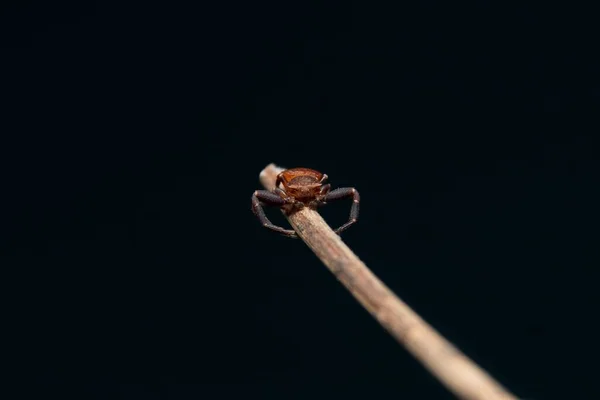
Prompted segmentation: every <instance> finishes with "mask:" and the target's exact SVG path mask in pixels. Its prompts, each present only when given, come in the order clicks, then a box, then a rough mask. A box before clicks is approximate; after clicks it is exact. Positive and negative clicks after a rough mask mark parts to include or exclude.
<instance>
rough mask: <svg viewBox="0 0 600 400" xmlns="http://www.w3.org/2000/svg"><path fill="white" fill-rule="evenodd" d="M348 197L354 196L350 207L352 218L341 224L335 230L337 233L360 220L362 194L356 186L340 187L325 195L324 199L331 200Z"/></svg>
mask: <svg viewBox="0 0 600 400" xmlns="http://www.w3.org/2000/svg"><path fill="white" fill-rule="evenodd" d="M346 197H352V208H350V219H348V222H346V223H345V224H344V225H342V226H340V227H339V228H337V229H336V230H335V233H337V234H340V233H341V232H342V231H345V230H346V229H348V228H349V227H350V225H352V224H354V223H355V222H356V221H357V220H358V207H359V204H360V195H359V194H358V191H357V190H356V189H354V188H338V189H335V190H332V191H331V192H329V193H327V194H326V195H325V196H324V197H323V201H325V202H329V201H332V200H339V199H344V198H346Z"/></svg>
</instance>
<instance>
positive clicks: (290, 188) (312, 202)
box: [252, 168, 360, 237]
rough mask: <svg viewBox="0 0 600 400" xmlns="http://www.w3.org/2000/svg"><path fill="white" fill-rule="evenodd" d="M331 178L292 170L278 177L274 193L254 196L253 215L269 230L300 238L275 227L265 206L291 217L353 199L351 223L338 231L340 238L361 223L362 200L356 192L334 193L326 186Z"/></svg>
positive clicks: (300, 170)
mask: <svg viewBox="0 0 600 400" xmlns="http://www.w3.org/2000/svg"><path fill="white" fill-rule="evenodd" d="M327 178H328V177H327V175H326V174H323V173H321V172H319V171H315V170H313V169H309V168H291V169H287V170H284V171H282V172H280V173H279V174H278V175H277V180H276V182H275V189H273V191H268V190H257V191H255V192H254V194H253V195H252V211H253V212H254V214H255V215H256V216H257V217H258V219H259V220H260V222H261V223H262V225H263V226H264V227H265V228H268V229H271V230H273V231H275V232H279V233H281V234H283V235H285V236H289V237H297V234H296V232H295V231H294V230H291V229H285V228H282V227H280V226H276V225H273V223H272V222H271V221H269V219H268V218H267V216H266V215H265V212H264V210H263V205H266V206H275V207H279V208H282V209H283V210H284V211H285V212H286V213H287V214H289V213H291V212H293V211H294V210H298V209H301V208H304V207H310V208H312V209H316V208H317V207H319V206H323V205H325V204H327V202H329V201H333V200H339V199H343V198H346V197H352V199H353V202H352V208H351V209H350V219H348V222H346V223H345V224H344V225H342V226H340V227H339V228H337V229H335V233H337V234H340V233H341V232H342V231H344V230H346V229H347V228H348V227H350V225H352V224H354V223H355V222H356V220H357V219H358V205H359V203H360V196H359V194H358V191H357V190H356V189H355V188H338V189H335V190H330V189H331V185H330V184H328V183H327V184H324V182H325V181H326V180H327Z"/></svg>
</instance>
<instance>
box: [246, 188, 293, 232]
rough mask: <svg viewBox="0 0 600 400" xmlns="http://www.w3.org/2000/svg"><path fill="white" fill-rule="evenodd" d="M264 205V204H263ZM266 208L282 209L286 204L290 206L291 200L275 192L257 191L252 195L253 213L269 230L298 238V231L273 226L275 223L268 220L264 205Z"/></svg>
mask: <svg viewBox="0 0 600 400" xmlns="http://www.w3.org/2000/svg"><path fill="white" fill-rule="evenodd" d="M261 203H262V204H261ZM263 204H264V205H266V206H275V207H282V206H284V205H286V204H289V200H288V199H286V198H283V197H281V196H279V195H277V194H275V193H273V192H269V191H267V190H257V191H255V192H254V194H252V211H253V212H254V215H256V216H257V217H258V219H259V221H260V223H261V224H262V225H263V226H264V227H265V228H268V229H271V230H273V231H275V232H278V233H281V234H282V235H284V236H288V237H296V236H297V235H296V231H294V230H292V229H285V228H282V227H280V226H277V225H273V223H272V222H271V221H270V220H269V218H267V216H266V214H265V211H264V210H263V207H262V205H263Z"/></svg>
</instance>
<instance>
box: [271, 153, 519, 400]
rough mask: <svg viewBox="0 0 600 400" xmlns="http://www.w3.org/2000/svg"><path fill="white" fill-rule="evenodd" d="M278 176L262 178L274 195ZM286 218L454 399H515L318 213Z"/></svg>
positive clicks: (306, 211)
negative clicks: (402, 297)
mask: <svg viewBox="0 0 600 400" xmlns="http://www.w3.org/2000/svg"><path fill="white" fill-rule="evenodd" d="M280 171H282V169H281V168H279V167H277V166H275V165H274V164H270V165H268V166H267V167H266V168H265V169H264V170H263V171H262V172H261V173H260V181H261V183H262V184H263V186H265V188H266V189H269V190H272V189H274V187H275V177H276V176H277V174H278V173H279V172H280ZM287 218H288V220H289V222H290V224H291V225H292V227H293V228H294V230H295V231H296V232H297V233H298V236H300V238H301V239H302V240H303V241H304V242H305V243H306V244H307V245H308V246H309V247H310V248H311V249H312V251H313V252H314V253H315V254H316V255H317V257H319V258H320V259H321V261H322V262H323V263H324V264H325V266H327V268H328V269H329V270H330V271H331V272H332V273H333V274H334V275H335V276H336V278H337V279H338V280H339V281H340V282H341V283H342V284H343V285H344V286H345V287H346V288H347V289H348V290H349V291H350V292H351V293H352V295H353V296H354V297H355V298H356V299H357V300H358V302H359V303H360V304H361V305H362V306H363V307H364V308H366V309H367V311H368V312H369V313H370V314H371V315H372V316H373V317H374V318H375V319H376V320H377V321H378V322H379V323H380V324H381V325H382V326H383V327H384V328H385V329H386V330H387V331H388V332H389V333H390V334H391V335H392V336H393V337H394V338H395V339H396V340H397V341H398V342H399V343H400V344H401V345H402V346H404V347H405V348H406V349H407V350H408V351H409V352H410V353H411V354H412V355H413V356H414V357H415V358H416V359H417V360H418V361H419V362H420V363H421V364H423V366H424V367H425V368H427V369H428V370H429V371H430V372H431V373H432V374H433V376H435V377H436V378H437V379H438V380H439V381H440V382H441V383H442V384H443V385H445V386H446V387H447V388H448V390H450V391H451V392H452V393H454V395H456V396H457V397H458V398H460V399H468V400H509V399H517V397H515V396H514V395H513V394H511V393H510V392H508V391H507V390H506V389H505V388H504V387H502V386H501V385H500V384H499V383H498V382H496V381H495V380H494V379H493V378H492V377H491V376H489V375H488V373H487V372H486V371H484V370H483V369H481V368H480V367H479V366H478V365H477V364H475V363H474V362H473V361H472V360H471V359H469V358H468V357H466V356H465V355H464V354H463V353H462V352H461V351H460V350H459V349H457V348H456V347H455V346H454V345H453V344H452V343H450V342H449V341H447V340H446V339H445V338H444V337H443V336H441V335H440V334H439V333H438V332H437V331H436V330H435V329H434V328H433V327H431V326H430V325H429V324H428V323H427V322H425V321H424V320H423V319H422V318H421V317H420V316H419V315H418V314H417V313H415V312H414V311H413V310H412V309H411V308H410V307H409V306H408V305H407V304H405V303H404V302H403V301H402V300H400V299H399V298H398V297H397V296H396V295H395V294H394V293H393V292H392V291H391V290H390V289H389V288H388V287H387V286H386V285H385V284H384V283H383V282H381V281H380V280H379V279H378V278H377V277H376V276H375V275H374V274H373V273H372V272H371V270H370V269H369V268H367V266H366V265H365V264H364V263H363V262H362V261H361V260H360V259H359V258H358V256H356V254H354V252H352V250H351V249H350V248H349V247H348V246H347V245H346V244H345V243H344V242H343V241H342V240H341V239H340V237H339V236H338V235H337V234H335V233H334V232H333V230H332V229H331V228H330V227H329V226H328V225H327V223H326V222H325V221H324V220H323V218H322V217H321V216H320V215H319V213H317V212H316V211H314V210H312V209H309V208H308V207H305V208H304V209H302V210H299V211H297V212H295V213H293V214H292V215H289V216H287Z"/></svg>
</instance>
